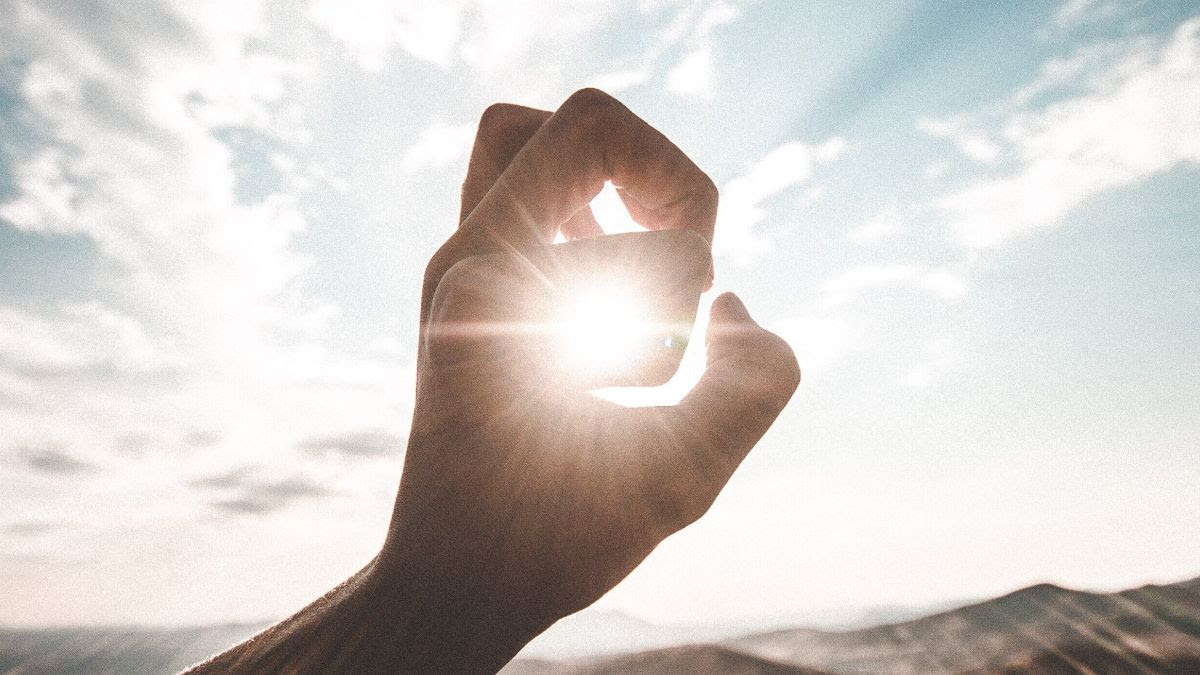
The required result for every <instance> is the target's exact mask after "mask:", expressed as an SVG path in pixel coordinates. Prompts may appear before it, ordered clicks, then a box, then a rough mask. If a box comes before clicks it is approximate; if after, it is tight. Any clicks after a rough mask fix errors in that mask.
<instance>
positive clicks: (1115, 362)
mask: <svg viewBox="0 0 1200 675" xmlns="http://www.w3.org/2000/svg"><path fill="white" fill-rule="evenodd" d="M185 5H188V6H190V7H191V8H190V9H181V7H183V6H185ZM0 16H2V17H3V20H0V580H2V581H0V623H7V624H48V623H79V622H88V623H108V622H121V623H144V622H151V623H160V622H166V623H182V622H208V621H226V620H244V619H257V618H263V617H276V616H279V615H282V614H285V613H287V612H290V611H293V610H295V609H297V608H298V607H300V606H301V605H303V604H304V603H305V602H306V601H308V600H309V599H311V598H313V597H315V596H316V595H318V594H319V593H321V592H322V591H324V590H326V589H327V588H328V587H329V586H331V585H332V584H334V583H336V582H337V581H339V580H341V579H342V578H344V577H345V576H346V575H348V574H350V573H352V572H353V571H355V570H357V569H358V568H359V566H361V565H362V564H363V563H364V562H366V561H367V560H368V559H369V558H370V556H371V555H372V554H373V553H374V552H375V551H376V550H377V547H378V546H379V544H380V542H381V541H382V537H383V533H384V527H385V525H386V522H387V519H388V517H389V515H390V511H391V501H392V498H393V496H394V492H395V485H396V482H397V480H398V478H399V474H400V467H401V462H402V459H403V457H402V454H403V445H404V437H405V434H406V430H407V423H408V418H409V411H410V406H411V397H412V392H411V387H412V364H413V357H414V351H415V344H414V335H415V323H416V311H417V290H418V285H419V278H420V274H421V270H422V268H423V266H424V263H425V260H426V258H427V257H428V256H429V254H430V253H432V252H433V250H434V249H435V248H436V247H437V246H438V244H439V243H440V242H441V240H443V239H444V238H445V237H446V236H447V234H448V233H449V232H451V231H452V229H453V227H454V226H455V216H456V214H457V210H458V207H457V203H456V201H457V193H458V189H459V185H460V181H461V178H462V175H463V172H464V169H465V164H466V157H467V153H468V151H469V145H470V142H471V138H472V136H473V133H474V126H475V123H476V120H477V118H478V115H479V114H480V113H481V112H482V110H483V109H484V107H485V106H486V105H487V104H488V103H491V102H493V101H497V100H504V101H510V102H517V103H524V104H527V105H537V106H542V107H550V108H553V107H554V106H556V105H557V104H558V103H559V102H561V101H562V100H563V99H564V98H565V97H566V96H567V95H569V94H570V93H571V92H572V91H574V90H576V89H578V88H580V87H582V86H586V85H596V86H600V87H602V88H605V89H607V90H608V91H609V92H611V93H613V94H615V95H617V96H618V97H619V98H621V99H622V100H623V101H625V102H626V103H627V104H628V105H629V106H630V107H631V108H632V109H633V110H634V111H635V112H637V113H639V114H640V115H642V116H643V117H644V118H646V119H647V120H648V121H649V122H651V123H652V124H654V125H655V126H657V127H658V128H660V129H661V130H663V131H664V133H666V134H667V135H668V136H669V137H671V138H672V139H674V140H675V141H676V142H677V143H678V144H679V145H680V146H681V147H682V148H683V149H684V150H685V151H686V152H688V153H689V154H690V155H691V156H692V157H693V158H694V159H695V160H696V162H697V163H698V164H699V165H700V166H701V167H702V168H704V169H705V170H707V171H708V172H709V173H710V175H711V176H713V178H714V180H715V181H716V183H717V184H718V186H720V187H721V188H722V207H721V214H720V218H719V225H718V229H719V233H718V239H717V242H716V250H717V256H718V267H717V286H718V290H735V291H737V292H739V293H740V294H741V295H742V297H743V298H745V300H746V302H747V304H748V305H749V306H750V308H751V310H752V311H753V312H754V313H755V314H756V316H758V317H759V318H760V319H761V320H762V322H763V323H764V324H766V325H768V326H769V327H772V328H774V329H775V330H777V331H778V332H780V333H781V334H782V335H784V336H785V337H786V338H787V339H788V340H789V341H790V342H791V343H792V344H793V345H794V347H795V349H796V351H797V353H798V354H799V355H800V360H801V364H802V366H803V367H804V369H805V381H804V383H803V384H802V385H801V388H800V390H799V392H798V393H797V395H796V397H795V399H794V400H793V402H792V404H791V405H790V407H789V408H788V409H787V410H786V411H785V412H784V414H783V416H782V417H781V418H780V421H779V423H778V424H777V425H776V426H775V427H774V428H773V429H772V431H771V432H770V433H769V434H768V436H767V437H766V438H765V439H764V440H763V442H762V443H761V444H760V446H759V447H758V448H757V449H756V450H755V451H754V453H752V455H751V457H750V458H749V459H748V460H747V461H746V463H745V465H744V466H743V467H742V469H740V470H739V472H738V474H737V475H736V476H735V478H734V480H733V481H732V482H731V483H730V485H729V487H728V488H727V489H726V491H725V493H724V494H723V495H722V497H721V498H720V499H719V500H718V502H717V503H716V505H715V506H714V507H713V509H712V511H711V512H710V513H709V514H708V515H707V516H706V517H705V518H704V519H703V520H702V521H700V522H699V523H698V524H696V525H695V526H693V527H691V528H689V529H688V530H686V531H684V532H683V533H681V534H679V535H677V536H676V537H673V538H672V539H670V540H668V541H667V542H666V543H665V544H663V545H662V546H661V547H660V549H659V550H658V551H656V552H655V553H654V554H653V555H652V556H651V557H650V559H649V560H647V561H646V563H645V564H644V565H643V566H642V567H641V568H639V569H638V570H637V571H636V572H635V573H634V574H633V575H632V577H630V579H629V580H628V581H627V582H625V583H623V584H622V585H621V586H619V587H618V588H617V589H616V590H614V591H613V592H612V593H611V594H610V595H609V596H608V597H606V598H605V599H604V600H602V601H601V603H602V605H604V606H608V607H612V608H618V609H624V610H628V611H633V612H636V613H638V614H639V615H641V616H644V617H648V618H653V619H659V620H709V619H721V618H732V617H750V616H776V615H785V614H789V613H795V612H811V611H813V610H815V609H820V608H825V607H844V606H860V605H876V604H886V603H926V602H937V601H941V600H944V599H951V598H962V597H971V596H983V595H990V594H994V593H999V592H1003V591H1007V590H1010V589H1012V588H1015V587H1017V586H1019V585H1023V584H1026V583H1031V582H1034V581H1042V580H1051V581H1057V582H1059V583H1064V584H1069V585H1079V586H1085V587H1093V588H1115V587H1123V586H1129V585H1135V584H1140V583H1144V582H1147V581H1171V580H1176V579H1180V578H1184V577H1189V576H1194V575H1196V574H1200V536H1197V533H1198V532H1200V496H1198V495H1200V461H1198V459H1197V457H1198V455H1200V447H1198V446H1197V438H1200V414H1198V407H1200V405H1198V403H1197V402H1198V401H1200V376H1198V374H1200V227H1197V225H1200V222H1198V221H1200V216H1198V215H1197V214H1200V5H1197V3H1194V2H1192V3H1189V2H1166V1H1164V2H1130V3H1119V2H1110V1H1107V0H1098V1H1088V0H1082V1H1080V0H1071V1H1069V2H1065V3H1062V4H1059V5H1053V4H1052V3H1048V2H1029V3H983V2H956V3H946V2H880V3H871V10H870V13H869V14H868V13H867V9H866V6H865V5H861V4H858V3H844V2H804V3H802V2H789V1H785V0H775V1H768V0H762V1H757V2H755V1H752V0H751V1H733V0H716V1H715V2H708V1H703V2H681V1H673V0H641V1H640V2H613V1H610V0H594V1H592V0H581V1H576V2H572V1H567V0H556V1H553V2H535V1H533V0H505V1H501V0H495V1H485V0H477V1H468V0H457V1H448V2H438V3H418V2H401V3H385V2H377V1H374V0H366V1H361V2H345V1H342V0H337V1H333V0H313V1H311V2H308V3H305V4H302V3H287V2H252V1H249V0H228V1H222V2H215V1H214V2H195V3H181V2H171V3H167V2H163V3H149V2H141V1H133V0H107V1H101V2H87V3H78V4H77V5H74V6H73V5H72V4H71V3H41V2H34V1H32V0H0Z"/></svg>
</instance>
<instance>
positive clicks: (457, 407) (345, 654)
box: [208, 90, 800, 672]
mask: <svg viewBox="0 0 1200 675" xmlns="http://www.w3.org/2000/svg"><path fill="white" fill-rule="evenodd" d="M605 180H611V181H612V182H613V183H614V184H615V185H617V186H619V187H618V190H619V192H620V194H621V197H622V199H623V200H624V201H625V203H626V205H627V206H628V207H629V210H630V213H631V215H633V216H634V218H635V219H636V220H638V222H640V223H641V224H643V225H645V226H646V227H648V228H650V229H668V228H674V229H690V230H692V231H694V232H696V233H698V234H700V235H701V236H702V237H704V239H705V240H707V241H709V242H711V241H712V235H713V223H714V220H715V215H716V204H717V193H716V188H715V187H714V186H713V184H712V181H711V180H709V178H708V177H707V176H706V175H705V174H704V173H703V172H702V171H700V169H698V168H697V167H696V166H695V165H694V164H693V163H692V162H691V160H689V159H688V158H687V157H686V156H685V155H684V154H683V153H682V152H681V151H680V150H679V149H678V148H677V147H675V146H674V145H673V144H672V143H671V142H670V141H668V140H667V139H666V138H665V137H664V136H663V135H662V134H660V133H659V132H658V131H656V130H655V129H653V128H652V127H650V126H649V125H648V124H646V123H645V122H644V121H642V120H641V119H639V118H638V117H636V116H635V115H634V114H633V113H631V112H630V111H629V110H628V109H627V108H626V107H625V106H623V105H622V104H621V103H619V102H618V101H616V100H615V99H613V98H612V97H610V96H608V95H606V94H604V93H602V92H599V91H596V90H583V91H580V92H578V93H576V94H574V95H573V96H571V97H570V98H569V99H567V101H566V102H565V103H564V104H563V105H562V107H560V108H559V109H558V111H557V112H555V113H554V114H553V115H551V114H550V113H547V112H543V111H538V110H532V109H529V108H522V107H518V106H511V105H495V106H492V107H491V108H489V109H488V110H487V111H486V112H485V113H484V115H483V118H482V120H481V121H480V125H479V132H478V136H477V138H476V141H475V147H474V150H473V152H472V156H471V163H470V168H469V171H468V175H467V179H466V182H465V184H464V186H463V204H462V211H461V216H460V225H459V228H458V230H457V231H456V232H455V234H454V235H453V236H451V237H450V239H449V240H448V241H447V242H446V243H445V244H444V245H443V246H442V247H441V248H440V249H439V250H438V251H437V253H436V254H435V255H434V256H433V258H432V260H431V261H430V262H429V265H428V268H427V269H426V274H425V280H424V287H423V289H422V298H421V329H420V347H419V353H418V357H417V390H416V406H415V410H414V417H413V426H412V432H411V434H410V438H409V444H408V450H407V454H406V457H405V464H404V472H403V476H402V478H401V481H400V487H399V491H398V495H397V499H396V507H395V512H394V514H393V517H392V523H391V527H390V529H389V532H388V536H387V540H386V542H385V544H384V547H383V550H382V551H381V553H380V554H379V556H378V557H377V558H376V559H375V560H374V561H373V562H372V563H371V564H370V565H368V567H367V568H366V569H364V570H363V571H362V572H360V573H359V574H358V575H356V576H355V577H353V578H351V579H350V580H349V581H348V582H346V583H345V584H343V586H341V587H339V588H337V589H334V590H333V591H331V592H330V593H329V594H328V595H327V596H326V597H324V598H322V599H321V600H318V601H317V602H315V603H314V604H313V605H310V606H309V607H308V608H306V609H305V610H302V611H301V612H300V613H299V614H297V615H296V616H294V617H292V618H291V619H289V620H287V621H286V622H284V623H282V624H280V625H279V626H276V627H274V628H272V629H269V630H268V631H267V632H266V633H264V634H263V635H262V636H259V637H258V638H255V640H253V641H251V642H248V643H246V644H244V645H242V646H239V647H237V648H235V649H234V650H231V651H230V652H226V654H224V655H221V656H220V657H217V659H216V660H214V661H212V662H210V663H209V664H208V669H209V670H218V669H222V670H223V669H231V668H232V669H240V668H244V669H246V670H261V669H269V670H274V669H284V670H313V671H321V670H343V671H344V670H354V671H374V670H379V671H387V672H397V671H403V672H443V671H447V672H488V671H495V670H497V669H499V668H500V667H501V666H503V665H504V663H506V662H507V661H508V660H509V659H511V658H512V656H513V655H515V654H516V653H517V651H519V650H520V648H521V647H522V646H523V645H524V644H525V643H526V642H528V641H529V640H530V639H532V638H533V637H534V636H536V635H537V634H538V633H540V632H541V631H543V630H544V629H545V628H547V627H548V626H550V625H551V624H552V623H553V622H554V621H556V620H558V619H559V618H561V617H563V616H566V615H567V614H570V613H572V612H574V611H576V610H579V609H581V608H583V607H586V606H587V605H589V604H591V603H592V602H594V601H595V600H596V599H597V598H599V597H600V596H601V595H602V594H604V593H605V592H606V591H607V590H609V589H610V588H612V587H613V586H614V585H616V584H617V582H619V581H620V580H621V579H622V578H624V577H625V576H626V575H628V574H629V572H630V571H632V570H633V568H634V567H635V566H637V564H638V563H639V562H641V561H642V560H643V559H644V558H645V557H646V556H647V555H648V554H649V553H650V552H651V551H652V550H653V549H654V547H655V546H657V545H658V544H659V542H661V541H662V540H663V539H664V538H666V537H667V536H669V535H670V534H672V533H673V532H676V531H678V530H679V529H681V528H683V527H685V526H686V525H688V524H689V523H691V522H693V521H695V520H696V519H697V518H699V517H700V516H701V515H702V514H703V513H704V512H705V511H706V510H707V509H708V508H709V506H710V505H711V504H712V502H713V500H714V499H715V498H716V497H717V494H718V493H719V491H720V490H721V488H722V487H723V486H724V485H725V483H726V482H727V481H728V479H729V477H730V476H731V475H732V473H733V471H734V470H735V469H736V468H737V466H738V465H739V463H740V462H741V461H742V459H743V458H744V457H745V456H746V453H748V452H749V451H750V449H751V448H752V447H753V446H754V444H755V443H756V442H757V441H758V440H759V438H761V437H762V435H763V434H764V433H765V432H766V430H767V428H768V427H769V426H770V425H771V423H772V422H774V420H775V418H776V416H777V415H778V414H779V412H780V411H781V410H782V409H783V407H784V405H785V404H786V403H787V401H788V400H789V398H790V397H791V395H792V393H793V392H794V391H795V388H796V386H797V385H798V383H799V380H800V371H799V368H798V366H797V364H796V360H795V357H794V356H793V354H792V352H791V350H790V349H789V348H788V346H787V344H786V343H785V342H784V341H783V340H781V339H780V338H779V337H777V336H775V335H773V334H771V333H769V332H767V331H766V330H763V329H762V328H761V327H759V326H758V325H757V324H756V323H755V322H754V321H753V320H752V319H751V318H750V316H749V314H748V313H747V311H746V308H745V307H744V306H743V305H742V303H741V302H740V301H739V300H738V299H737V298H736V297H735V296H733V295H732V294H725V295H722V296H720V297H718V298H717V299H716V300H715V301H714V303H713V305H712V310H711V320H710V326H709V331H708V336H707V350H708V356H707V369H706V371H705V373H704V375H703V376H702V378H701V380H700V382H699V383H698V384H697V385H696V387H695V388H694V389H693V390H692V391H691V392H690V393H689V394H688V395H687V396H686V397H685V398H684V399H683V400H682V401H681V402H680V403H679V405H676V406H672V407H659V408H623V407H620V406H617V405H615V404H612V403H609V402H607V401H604V400H601V399H598V398H595V397H593V396H591V395H589V394H588V393H587V392H586V391H585V389H584V388H583V387H582V386H580V383H578V382H572V381H569V380H566V381H564V380H562V379H560V378H556V377H550V376H548V364H547V363H546V355H545V354H544V353H542V352H539V351H538V350H537V349H531V346H532V345H533V343H532V342H530V340H531V339H532V338H530V337H529V336H528V335H525V334H523V333H522V332H521V331H519V330H510V329H507V328H505V327H508V328H512V327H515V326H520V325H521V324H522V323H523V322H526V321H528V320H530V319H531V318H536V317H531V316H529V315H528V309H527V308H525V307H523V306H522V303H520V302H516V301H514V298H520V297H522V294H523V293H524V292H526V291H527V290H528V289H529V287H531V286H533V285H536V284H537V283H539V282H538V280H537V276H536V274H533V273H531V272H530V271H529V269H528V267H527V266H523V265H522V264H521V263H520V261H521V260H522V256H527V257H536V256H537V255H538V254H539V251H541V252H544V251H545V247H547V246H549V245H550V242H551V241H552V239H553V238H554V236H555V235H556V234H557V233H558V232H560V231H561V232H562V233H563V234H564V235H565V236H567V237H568V238H578V237H586V236H593V235H597V234H600V228H599V227H598V226H597V225H596V223H595V221H594V220H593V219H592V216H591V213H590V210H589V209H588V208H587V204H588V202H589V201H590V200H591V199H592V197H594V196H595V195H596V194H597V192H599V190H600V188H601V187H602V185H603V183H604V181H605ZM497 252H509V253H512V255H509V256H487V257H486V258H477V257H475V256H479V255H481V254H489V253H497ZM505 261H507V262H505Z"/></svg>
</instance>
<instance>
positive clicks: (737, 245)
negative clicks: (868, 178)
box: [713, 138, 846, 262]
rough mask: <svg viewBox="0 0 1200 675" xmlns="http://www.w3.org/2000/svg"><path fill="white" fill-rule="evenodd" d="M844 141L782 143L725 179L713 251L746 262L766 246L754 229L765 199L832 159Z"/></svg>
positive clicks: (763, 239) (841, 148)
mask: <svg viewBox="0 0 1200 675" xmlns="http://www.w3.org/2000/svg"><path fill="white" fill-rule="evenodd" d="M845 145H846V144H845V141H844V140H842V139H841V138H831V139H829V140H827V141H825V142H824V143H821V144H820V145H806V144H804V143H802V142H800V141H791V142H789V143H784V144H783V145H780V146H779V147H777V148H775V149H773V150H771V151H770V152H768V153H767V154H766V155H764V156H763V158H762V159H760V160H758V161H757V162H755V163H754V164H753V165H752V166H751V167H750V169H749V170H748V171H746V173H744V174H742V175H741V176H738V177H737V178H734V179H733V180H730V181H729V182H728V183H726V184H725V187H724V188H723V189H722V190H721V201H720V209H719V212H718V214H717V233H716V240H715V241H714V242H713V252H714V254H716V255H724V256H729V257H732V258H734V259H735V260H738V261H742V262H745V261H748V260H749V259H750V258H751V257H753V256H754V255H756V254H758V253H760V252H762V251H763V250H765V249H766V248H767V247H768V246H769V242H768V241H767V240H766V239H765V238H764V237H763V236H762V235H760V234H758V233H756V232H755V231H754V227H755V226H756V225H757V224H758V223H760V222H762V221H763V220H764V219H765V218H766V217H767V210H766V207H765V206H764V202H766V201H767V200H768V199H770V198H771V197H774V196H775V195H777V194H779V193H780V192H783V191H784V190H785V189H787V188H789V187H792V186H794V185H797V184H799V183H802V182H804V181H806V180H808V179H809V178H810V177H811V176H812V173H813V170H814V169H815V168H816V167H817V166H819V165H821V164H826V163H829V162H832V161H833V160H834V159H836V158H837V157H838V156H839V155H840V154H841V153H842V150H843V149H844V148H845Z"/></svg>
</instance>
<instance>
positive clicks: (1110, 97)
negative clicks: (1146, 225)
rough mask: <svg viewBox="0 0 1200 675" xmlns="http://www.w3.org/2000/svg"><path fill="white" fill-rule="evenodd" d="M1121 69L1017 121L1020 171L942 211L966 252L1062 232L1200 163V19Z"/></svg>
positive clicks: (1010, 127)
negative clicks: (1109, 200) (1104, 198)
mask: <svg viewBox="0 0 1200 675" xmlns="http://www.w3.org/2000/svg"><path fill="white" fill-rule="evenodd" d="M1114 68H1115V72H1116V73H1118V75H1117V76H1115V77H1112V78H1109V79H1105V80H1101V81H1099V82H1094V83H1092V85H1093V89H1092V91H1090V92H1089V93H1087V94H1085V95H1081V96H1076V97H1074V98H1069V99H1066V100H1062V101H1059V102H1057V103H1054V104H1051V105H1049V106H1047V107H1045V108H1044V109H1042V110H1038V111H1034V112H1025V113H1019V114H1016V115H1014V116H1012V117H1011V118H1010V119H1009V120H1008V122H1007V123H1006V124H1005V126H1004V135H1005V137H1006V139H1007V141H1008V142H1009V144H1010V145H1011V147H1012V149H1013V152H1014V153H1015V154H1016V156H1017V157H1018V158H1019V159H1020V162H1021V168H1020V170H1019V171H1017V172H1016V173H1014V174H1011V175H1008V176H1005V177H1002V178H995V179H986V180H982V181H979V182H977V183H976V184H974V185H972V186H970V187H968V188H966V189H964V190H962V191H960V192H958V193H955V194H952V195H949V196H947V197H945V198H943V199H941V200H940V201H938V202H937V206H938V208H940V209H941V210H942V211H943V212H944V213H945V214H946V215H947V216H948V217H949V218H950V220H951V222H952V224H953V227H954V229H955V232H956V233H957V236H958V238H959V240H960V241H961V242H962V243H964V244H966V245H968V246H973V247H979V248H983V247H989V246H995V245H998V244H1001V243H1003V242H1005V241H1007V240H1009V239H1011V238H1013V237H1017V236H1021V235H1025V234H1028V233H1030V232H1032V231H1034V230H1037V229H1039V228H1044V227H1052V226H1055V225H1058V224H1060V223H1061V222H1062V219H1063V218H1064V217H1065V216H1067V215H1068V214H1069V213H1070V212H1071V210H1072V209H1074V208H1075V207H1076V206H1078V205H1079V204H1080V203H1082V202H1083V201H1085V200H1086V199H1088V198H1090V197H1092V196H1094V195H1096V194H1098V193H1100V192H1103V191H1105V190H1109V189H1113V188H1117V187H1121V186H1125V185H1130V184H1132V183H1135V182H1137V181H1140V180H1142V179H1145V178H1147V177H1149V176H1152V175H1154V174H1157V173H1160V172H1163V171H1167V170H1169V169H1171V168H1173V167H1175V166H1178V165H1179V164H1181V163H1185V162H1197V161H1200V106H1197V105H1196V101H1198V100H1200V19H1193V20H1191V21H1188V22H1186V23H1184V24H1183V25H1181V26H1180V27H1179V28H1178V29H1176V31H1175V33H1174V35H1173V36H1172V38H1171V39H1170V40H1169V41H1168V42H1167V44H1166V45H1165V46H1163V47H1162V48H1161V49H1158V50H1156V51H1152V52H1150V53H1146V52H1144V51H1140V50H1139V51H1137V52H1135V53H1132V54H1128V55H1126V56H1125V58H1124V59H1123V60H1122V61H1121V62H1120V63H1117V64H1114Z"/></svg>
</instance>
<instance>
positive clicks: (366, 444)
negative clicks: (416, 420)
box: [297, 429, 404, 457]
mask: <svg viewBox="0 0 1200 675" xmlns="http://www.w3.org/2000/svg"><path fill="white" fill-rule="evenodd" d="M297 448H298V449H300V450H301V451H302V452H305V453H309V454H322V453H328V452H332V453H339V454H342V455H349V456H353V457H379V456H384V455H395V454H398V453H400V452H402V451H403V450H404V437H403V436H399V435H397V434H393V433H390V432H387V431H383V430H380V429H371V430H367V431H358V432H350V433H345V434H338V435H333V436H315V437H313V438H307V439H305V440H303V441H301V442H300V443H299V444H298V445H297Z"/></svg>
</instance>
